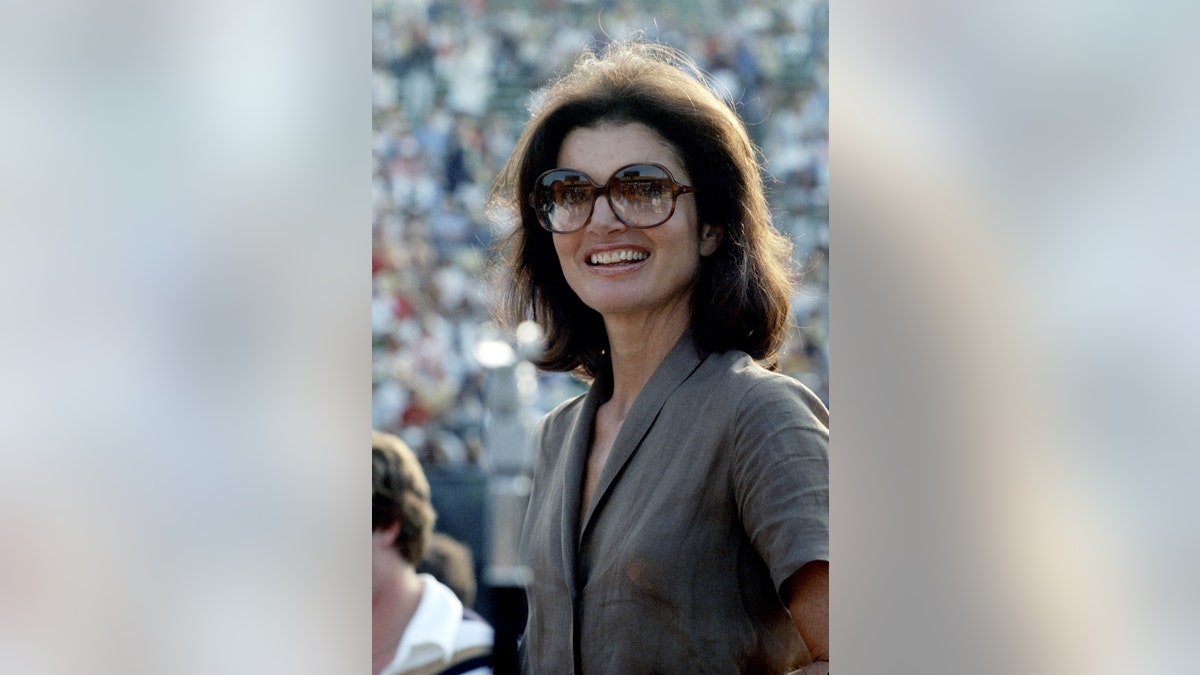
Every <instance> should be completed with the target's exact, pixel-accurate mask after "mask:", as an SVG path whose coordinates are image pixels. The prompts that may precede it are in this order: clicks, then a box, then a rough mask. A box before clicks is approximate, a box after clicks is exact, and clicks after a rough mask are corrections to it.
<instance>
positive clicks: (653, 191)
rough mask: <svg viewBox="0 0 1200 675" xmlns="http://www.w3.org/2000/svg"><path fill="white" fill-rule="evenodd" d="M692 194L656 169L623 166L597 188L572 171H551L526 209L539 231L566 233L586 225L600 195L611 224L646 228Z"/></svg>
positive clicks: (541, 178) (660, 168)
mask: <svg viewBox="0 0 1200 675" xmlns="http://www.w3.org/2000/svg"><path fill="white" fill-rule="evenodd" d="M695 190H696V188H694V187H692V186H690V185H682V184H680V183H679V182H678V181H676V180H675V177H674V176H672V175H671V172H670V171H668V170H667V167H665V166H662V165H660V164H630V165H629V166H623V167H621V168H620V169H617V171H616V173H614V174H613V175H612V178H609V179H608V182H607V183H605V184H603V185H600V184H597V183H595V182H594V181H592V179H591V178H590V177H588V175H587V174H586V173H584V172H582V171H578V170H576V169H551V170H549V171H547V172H546V173H543V174H542V175H540V176H538V178H537V180H536V181H534V183H533V192H531V193H529V205H530V206H532V207H533V212H534V213H536V214H537V219H538V222H539V223H541V224H542V227H544V228H546V229H547V230H550V231H551V232H556V233H558V234H568V233H570V232H575V231H578V230H580V229H582V228H583V226H584V225H587V224H588V221H589V220H591V219H592V210H593V209H595V208H596V199H597V198H598V197H599V196H600V195H605V196H606V197H607V198H608V205H609V207H611V208H612V212H613V215H615V216H616V217H617V220H619V221H621V222H622V223H624V224H625V225H628V226H629V227H637V228H648V227H656V226H658V225H662V224H663V223H665V222H667V221H668V220H670V219H671V216H672V215H674V214H675V199H676V198H677V197H678V196H679V195H681V194H684V193H687V192H694V191H695Z"/></svg>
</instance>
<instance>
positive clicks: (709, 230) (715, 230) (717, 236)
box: [700, 223, 725, 257]
mask: <svg viewBox="0 0 1200 675" xmlns="http://www.w3.org/2000/svg"><path fill="white" fill-rule="evenodd" d="M723 236H725V229H724V228H722V227H718V226H716V225H709V224H707V223H705V224H704V225H701V226H700V255H701V256H703V257H707V256H710V255H712V254H713V252H714V251H716V250H717V246H718V245H720V243H721V237H723Z"/></svg>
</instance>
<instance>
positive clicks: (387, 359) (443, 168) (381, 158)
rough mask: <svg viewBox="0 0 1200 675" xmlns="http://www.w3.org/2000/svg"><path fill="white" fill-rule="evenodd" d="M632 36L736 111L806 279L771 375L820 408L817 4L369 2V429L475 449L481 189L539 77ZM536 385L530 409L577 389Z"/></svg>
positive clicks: (479, 390)
mask: <svg viewBox="0 0 1200 675" xmlns="http://www.w3.org/2000/svg"><path fill="white" fill-rule="evenodd" d="M633 35H642V36H644V37H645V38H646V39H650V40H653V41H657V42H662V43H666V44H669V45H672V46H675V47H678V48H680V49H683V50H684V51H686V52H687V53H688V54H689V55H691V57H692V58H694V59H695V60H696V62H697V64H698V65H699V66H700V67H701V68H702V69H703V70H704V71H705V72H707V73H708V74H709V75H711V77H712V79H713V81H714V83H715V84H716V86H718V87H720V88H723V89H725V90H726V92H727V94H728V96H729V98H730V99H731V100H733V101H735V102H736V103H737V110H738V112H739V113H740V114H741V116H742V118H743V120H744V121H745V122H746V124H747V128H748V129H749V131H750V134H751V136H752V138H753V139H754V141H755V143H756V144H757V145H758V147H759V148H760V149H761V151H762V154H763V157H764V160H765V163H766V167H767V170H768V174H769V175H768V177H767V183H768V198H769V199H770V201H771V206H772V209H773V211H774V216H775V223H776V226H777V227H779V228H780V229H781V230H782V231H784V232H786V233H787V234H789V235H790V236H791V238H792V240H793V241H794V243H795V260H796V268H797V270H798V271H800V272H801V274H802V276H801V277H800V284H799V286H798V291H797V294H796V297H795V298H794V312H795V317H796V329H795V330H794V331H793V332H792V335H791V339H790V341H789V344H788V345H787V347H786V349H785V351H784V354H783V356H782V358H781V364H780V365H781V369H782V370H783V371H784V372H786V373H788V374H790V375H792V376H794V377H796V378H797V379H799V380H800V381H802V382H804V383H805V384H807V385H808V386H809V387H810V388H812V389H813V390H814V391H815V392H816V393H817V394H818V395H819V396H820V397H821V398H822V399H823V400H825V401H826V403H828V400H829V397H828V391H829V389H828V365H827V364H828V359H827V354H828V342H827V334H826V327H827V325H828V294H827V289H828V242H829V237H828V231H829V229H828V199H827V195H828V191H827V188H828V166H829V165H828V152H827V151H828V143H827V139H828V87H827V79H826V73H827V70H826V68H827V57H828V47H827V35H828V3H827V1H826V0H747V1H740V0H682V1H679V0H675V1H672V0H662V1H661V2H655V1H651V0H640V1H639V2H637V3H636V4H635V3H634V2H632V1H631V0H538V1H536V2H525V1H522V0H507V1H497V0H490V1H489V0H375V3H374V23H373V42H372V45H373V108H372V112H373V123H374V126H373V129H374V135H373V139H374V140H373V160H374V169H373V178H372V198H373V207H374V210H373V223H372V234H373V239H372V241H373V251H372V261H371V273H372V287H373V290H372V336H373V351H372V363H373V397H372V405H373V410H372V422H373V426H374V427H375V428H376V429H380V430H385V431H389V432H392V433H395V434H397V435H399V436H401V437H402V438H403V439H404V440H405V441H406V442H407V443H408V444H409V445H410V446H411V447H412V448H413V449H414V450H415V451H416V452H417V453H418V455H419V456H420V458H421V460H422V462H423V463H425V464H426V465H427V466H456V465H464V464H477V463H479V462H480V460H481V458H482V456H483V452H484V448H483V445H484V443H483V438H484V433H483V424H484V418H485V398H486V392H487V388H486V383H487V370H486V369H485V368H484V366H483V365H481V364H480V363H479V361H478V360H477V359H476V357H475V353H474V352H475V345H476V343H477V342H478V341H479V340H480V339H481V335H482V334H483V333H485V332H486V328H485V326H484V324H485V323H486V322H487V321H489V319H490V314H489V309H488V306H489V302H490V296H489V289H488V286H487V283H486V281H485V278H486V277H485V274H484V271H485V267H486V263H487V254H488V247H489V246H490V245H491V244H492V242H493V240H494V238H495V237H496V235H497V231H496V230H495V229H494V227H493V225H491V224H489V222H488V220H487V218H486V217H485V215H484V210H485V205H486V199H487V193H488V190H489V187H490V185H491V182H492V180H493V178H494V177H495V176H496V174H497V173H498V172H499V170H500V168H501V166H502V165H503V164H504V162H505V161H506V160H507V158H508V156H509V153H510V152H511V150H512V148H513V146H514V144H515V142H516V138H517V135H518V134H519V133H520V130H521V128H522V125H523V123H524V120H525V119H526V118H527V116H528V109H529V105H530V104H531V102H532V101H534V100H536V96H537V92H538V90H539V89H540V88H541V87H542V86H544V85H545V84H546V82H547V80H548V79H550V78H553V77H554V76H555V75H556V74H558V73H560V72H562V71H563V70H564V69H565V68H566V67H567V66H569V65H570V63H571V62H572V61H573V60H574V59H575V57H576V55H577V54H578V53H579V52H580V51H581V49H582V48H584V47H585V46H587V45H590V44H602V43H603V42H604V41H607V40H612V39H622V38H627V37H630V36H633ZM537 378H538V387H537V391H536V394H535V395H534V396H533V397H531V398H530V399H529V401H530V403H529V404H530V405H531V406H532V407H533V408H534V410H532V411H530V412H531V413H533V414H540V413H542V412H545V411H546V410H548V409H549V408H550V407H553V406H554V405H556V404H557V403H558V402H560V401H561V400H563V399H564V398H566V397H568V396H571V395H574V394H576V393H579V392H582V391H583V386H582V385H581V384H580V383H578V382H575V381H574V379H573V378H572V377H571V376H569V375H565V374H544V373H543V374H538V376H537Z"/></svg>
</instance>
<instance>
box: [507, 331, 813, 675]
mask: <svg viewBox="0 0 1200 675" xmlns="http://www.w3.org/2000/svg"><path fill="white" fill-rule="evenodd" d="M611 387H612V383H611V381H610V380H609V379H608V378H599V379H597V380H596V382H594V383H593V385H592V387H591V388H590V390H589V391H588V392H587V393H586V394H584V395H582V396H579V397H576V398H574V399H572V400H570V401H567V402H565V403H564V404H562V405H560V406H559V407H558V408H556V409H555V410H553V411H551V412H550V413H549V414H548V415H546V417H544V418H543V419H542V420H541V422H539V424H538V426H537V427H536V428H535V431H534V437H533V441H534V446H533V447H534V452H535V453H537V458H536V465H535V468H534V478H533V488H532V493H531V496H530V505H529V511H528V514H527V516H526V520H525V525H524V531H523V536H522V545H523V549H524V551H525V555H526V558H527V561H528V564H529V567H530V571H531V573H532V580H531V581H530V583H529V586H528V589H527V590H528V599H529V616H528V623H527V627H526V632H525V635H524V638H523V640H522V644H521V658H522V667H523V669H524V670H525V672H530V673H589V674H590V673H635V672H636V673H669V672H688V673H709V672H711V673H731V672H753V673H775V672H787V671H788V670H791V669H793V668H794V667H796V666H798V665H802V664H804V663H807V662H808V661H809V658H810V657H809V655H808V652H807V649H806V647H805V645H804V642H803V640H802V639H801V637H800V634H799V631H798V630H797V629H796V627H795V624H794V623H793V622H792V619H791V616H790V614H789V613H788V611H787V609H786V606H785V605H784V602H783V600H782V599H781V598H780V596H779V588H780V585H781V584H782V583H783V582H784V580H786V579H787V578H788V577H789V576H790V575H791V574H792V573H793V572H795V571H796V570H797V569H799V568H800V567H801V566H802V565H804V564H805V563H806V562H809V561H812V560H827V559H828V548H829V543H828V542H829V533H828V532H829V520H828V508H829V506H828V505H829V490H828V485H829V479H828V438H829V431H828V412H827V411H826V409H825V407H824V405H823V404H822V403H821V402H820V400H819V399H818V398H817V397H816V396H815V395H814V394H813V393H812V392H811V391H809V390H808V389H807V388H805V387H804V386H803V385H801V384H800V383H799V382H797V381H795V380H794V379H792V378H790V377H787V376H784V375H781V374H778V373H774V372H771V371H768V370H766V369H764V368H763V367H761V366H760V365H758V364H757V363H756V362H754V360H753V359H751V358H750V357H749V356H748V355H746V354H745V353H742V352H736V351H731V352H725V353H714V354H707V355H704V354H700V353H699V352H698V351H697V347H696V344H695V342H694V341H693V339H692V336H691V332H690V331H688V332H686V333H685V334H684V335H683V337H682V338H681V339H680V340H679V342H678V343H677V344H676V345H675V347H674V348H673V349H672V351H671V352H670V353H669V354H668V355H667V357H666V358H665V359H664V361H663V363H662V364H661V365H660V366H659V368H658V369H657V370H656V371H655V372H654V374H653V375H652V376H651V378H650V380H649V381H648V382H647V384H646V386H645V387H644V388H643V390H642V392H641V393H640V394H639V395H638V397H637V399H636V400H635V402H634V404H633V406H632V407H631V409H630V411H629V413H628V414H627V416H626V419H625V421H624V423H623V424H622V426H621V429H620V431H619V432H618V434H617V437H616V439H615V441H614V443H613V447H612V450H611V452H610V454H609V457H608V459H607V462H606V464H605V465H604V468H603V470H602V471H601V474H600V478H599V482H598V484H597V486H596V489H595V492H594V495H593V497H592V500H591V503H590V504H587V505H586V511H585V512H584V516H583V518H582V523H581V522H580V510H581V504H580V500H581V493H582V486H583V480H584V472H585V467H586V462H587V456H588V451H589V448H590V443H591V438H592V428H593V421H594V420H595V416H596V411H597V409H598V408H599V406H600V404H601V403H603V402H604V401H605V400H606V399H607V398H608V397H609V395H610V392H611Z"/></svg>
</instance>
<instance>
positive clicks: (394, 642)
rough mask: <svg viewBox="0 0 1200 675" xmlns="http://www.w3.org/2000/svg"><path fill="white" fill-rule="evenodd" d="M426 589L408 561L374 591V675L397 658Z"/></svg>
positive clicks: (400, 564)
mask: <svg viewBox="0 0 1200 675" xmlns="http://www.w3.org/2000/svg"><path fill="white" fill-rule="evenodd" d="M424 589H425V582H423V581H422V580H421V578H420V577H419V576H417V572H416V569H415V568H413V566H412V565H411V564H409V563H407V562H405V561H400V562H399V563H398V564H397V566H396V567H394V568H393V570H392V572H391V573H390V574H389V575H388V576H387V578H385V579H384V580H383V581H382V582H381V583H380V584H379V585H378V586H377V587H376V588H375V589H374V592H373V593H372V597H371V653H372V655H373V658H372V661H373V662H374V665H373V672H372V675H379V672H380V671H381V670H383V669H384V667H385V666H387V664H389V663H391V662H392V659H393V658H395V656H396V649H397V648H398V647H399V646H400V638H402V637H403V636H404V629H406V628H408V623H409V621H411V620H412V617H413V614H415V613H416V611H417V605H418V604H420V602H421V593H422V591H423V590H424Z"/></svg>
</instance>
